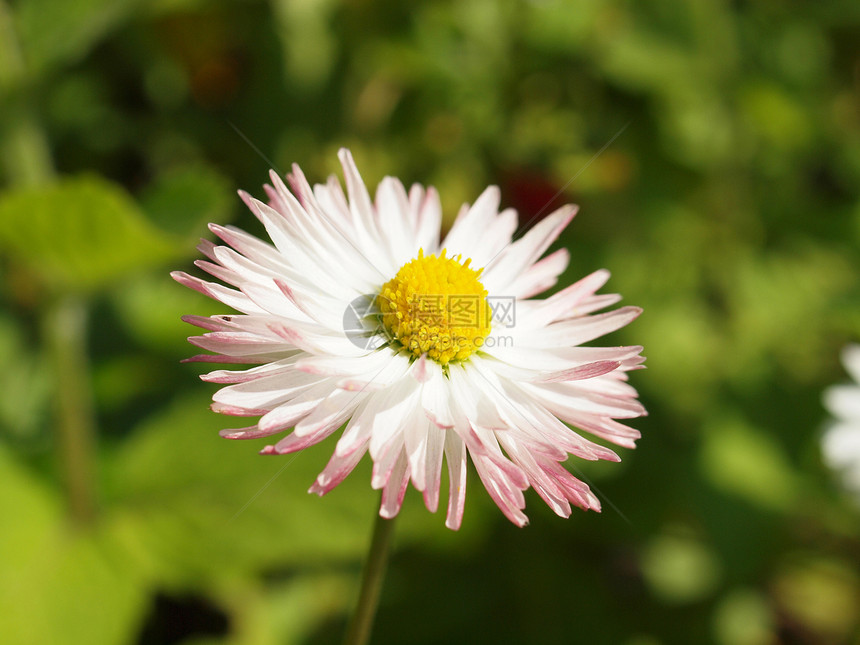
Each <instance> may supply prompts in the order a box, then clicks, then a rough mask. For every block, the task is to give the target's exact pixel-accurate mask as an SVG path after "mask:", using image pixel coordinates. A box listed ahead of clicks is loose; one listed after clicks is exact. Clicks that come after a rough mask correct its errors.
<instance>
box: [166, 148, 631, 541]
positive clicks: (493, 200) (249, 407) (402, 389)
mask: <svg viewBox="0 0 860 645" xmlns="http://www.w3.org/2000/svg"><path fill="white" fill-rule="evenodd" d="M339 157H340V161H341V163H342V165H343V172H344V176H345V180H346V194H344V191H343V189H342V187H341V184H340V183H339V181H338V180H337V179H336V178H335V177H331V178H330V179H329V180H328V182H327V183H326V184H324V185H316V186H314V187H311V185H310V184H309V183H308V181H307V180H306V179H305V176H304V175H303V174H302V171H301V170H300V169H299V168H298V166H295V165H294V166H293V168H292V173H291V174H290V175H288V177H287V180H288V182H289V186H290V187H289V188H288V187H287V185H285V183H284V182H283V181H282V180H281V179H280V178H279V177H278V176H277V175H276V174H275V173H271V182H272V183H271V185H266V187H265V191H266V195H267V203H264V202H262V201H258V200H257V199H254V198H253V197H251V196H250V195H248V194H246V193H244V192H240V196H241V197H242V199H243V200H244V202H245V203H246V204H247V206H248V208H250V209H251V211H252V212H253V213H254V214H255V215H256V216H257V218H258V219H259V220H260V221H261V222H262V224H263V226H264V227H265V229H266V233H267V234H268V236H269V238H270V239H271V243H270V242H267V241H263V240H260V239H258V238H257V237H255V236H253V235H250V234H248V233H246V232H245V231H242V230H240V229H238V228H235V227H231V226H219V225H216V224H213V225H211V226H210V229H211V230H212V232H213V233H214V234H215V235H216V236H217V237H218V238H220V240H221V241H223V243H224V244H223V245H220V246H219V245H216V244H214V243H212V242H209V241H205V240H204V241H203V242H201V245H200V247H199V249H200V251H201V252H202V253H203V255H205V256H206V257H207V258H208V260H201V261H198V262H197V263H196V264H197V266H198V267H199V268H201V269H203V270H204V271H206V272H208V273H209V274H211V275H212V276H214V277H215V278H217V279H218V280H219V281H220V282H207V281H204V280H201V279H200V278H197V277H193V276H191V275H188V274H186V273H183V272H175V273H173V274H172V275H173V277H174V278H175V279H176V280H177V281H178V282H180V283H181V284H183V285H186V286H188V287H191V288H192V289H196V290H197V291H199V292H201V293H203V294H205V295H207V296H209V297H211V298H214V299H216V300H218V301H220V302H222V303H223V304H225V305H227V306H228V307H230V308H232V309H234V310H237V311H238V312H240V313H239V314H228V315H221V316H212V317H209V318H204V317H199V316H188V317H186V318H185V320H186V321H187V322H189V323H192V324H194V325H196V326H198V327H201V328H203V329H204V330H205V331H206V333H203V334H202V335H200V336H193V337H191V338H189V341H190V342H191V343H193V344H194V345H196V346H198V347H200V348H202V349H204V350H206V351H208V352H212V353H210V354H203V355H199V356H195V357H193V358H191V359H189V360H197V361H206V362H213V363H243V364H254V365H255V366H254V367H251V368H249V369H244V370H238V371H234V370H216V371H214V372H210V373H209V374H206V375H204V376H203V377H202V378H203V379H204V380H206V381H210V382H213V383H218V384H224V385H225V387H222V388H221V389H220V390H218V391H217V392H216V393H215V395H214V396H213V400H214V403H213V405H212V408H213V410H215V411H216V412H220V413H224V414H230V415H235V416H239V417H259V419H258V420H257V421H256V422H254V423H253V425H250V426H248V427H244V428H240V429H235V430H223V431H222V432H221V434H222V436H224V437H227V438H229V439H256V438H259V437H270V436H273V435H278V434H282V433H287V434H286V435H285V436H283V437H279V440H278V441H277V442H276V443H273V444H272V445H269V446H266V447H265V448H264V449H263V451H262V452H263V453H264V454H285V453H293V452H296V451H299V450H302V449H304V448H307V447H308V446H312V445H314V444H316V443H319V442H321V441H323V440H324V439H326V438H327V437H329V436H330V435H332V434H335V433H338V431H339V429H340V428H341V427H342V426H344V424H345V427H344V429H343V430H342V432H340V433H339V435H338V438H337V443H336V444H335V446H334V454H333V455H332V457H331V460H330V461H329V463H328V465H327V466H326V467H325V469H324V470H323V472H322V473H320V475H319V476H318V477H317V479H316V482H315V483H314V484H313V486H311V488H310V492H314V493H318V494H319V495H323V494H325V493H327V492H329V491H331V490H332V489H333V488H334V487H335V486H337V485H338V484H339V483H340V482H341V481H343V480H344V478H345V477H347V475H349V473H350V472H351V471H352V470H353V469H354V468H355V466H356V464H358V462H359V461H360V460H361V459H362V457H363V456H364V455H365V453H367V452H369V453H370V457H371V458H372V460H373V474H372V480H371V485H372V487H373V488H375V489H381V490H382V504H381V508H380V511H379V512H380V515H382V516H383V517H385V518H391V517H393V516H395V515H396V514H397V513H398V511H399V510H400V506H401V504H402V501H403V496H404V494H405V491H406V488H407V486H408V485H409V482H412V485H413V486H414V487H415V488H416V489H418V490H419V491H421V493H422V494H423V497H424V502H425V504H426V506H427V508H428V509H429V510H430V511H431V512H435V511H436V509H437V507H438V504H439V491H440V480H441V476H442V468H443V460H444V463H445V464H446V465H447V471H448V513H447V519H446V525H447V526H448V527H450V528H452V529H457V528H459V527H460V524H461V521H462V517H463V506H464V502H465V494H466V473H467V461H468V459H471V461H472V463H473V464H474V468H475V471H476V472H477V475H478V477H479V478H480V480H481V482H482V483H483V484H484V486H485V488H486V489H487V492H488V493H489V494H490V496H491V497H492V499H493V500H494V501H495V503H496V504H497V505H498V506H499V508H500V509H501V510H502V512H503V513H504V514H505V516H506V517H508V518H509V519H510V520H511V521H512V522H513V523H515V524H516V525H518V526H524V525H525V524H526V523H527V521H528V520H527V518H526V516H525V514H524V513H523V509H524V507H525V498H524V495H523V492H524V491H525V490H526V489H528V488H529V487H532V488H534V489H535V490H536V491H537V493H538V494H539V495H540V496H541V497H542V498H543V499H544V501H546V503H547V504H549V506H550V507H551V508H552V509H553V510H554V511H555V512H556V513H557V514H559V515H561V516H563V517H567V516H569V515H570V512H571V504H573V505H575V506H578V507H580V508H583V509H593V510H599V509H600V502H599V501H598V499H597V498H596V497H595V496H594V494H593V493H592V492H591V491H590V490H589V488H588V486H586V485H585V484H584V483H583V482H582V481H580V480H579V479H577V478H576V477H574V476H573V475H571V473H570V472H568V471H567V470H566V469H565V468H564V467H563V466H562V465H561V464H562V462H564V461H565V460H566V459H567V457H568V455H569V454H572V455H575V456H576V457H580V458H582V459H588V460H597V459H606V460H610V461H619V457H618V456H617V455H616V453H615V452H613V451H612V450H610V449H609V448H608V447H606V446H605V445H602V444H600V443H595V442H594V441H592V440H590V439H588V438H586V437H585V436H583V435H582V434H580V432H579V431H577V430H574V429H572V428H571V426H573V427H575V428H577V429H579V430H584V431H586V432H587V433H589V434H591V435H593V436H594V437H598V438H599V439H601V440H603V441H604V442H609V443H612V444H616V445H619V446H623V447H627V448H632V447H634V442H635V440H636V439H637V438H638V437H639V432H638V431H637V430H635V429H632V428H630V427H627V426H625V425H623V424H622V423H621V422H619V421H618V420H617V419H631V418H634V417H638V416H641V415H643V414H645V410H644V408H643V407H642V405H641V404H640V403H639V402H638V401H637V393H636V390H635V389H634V388H633V387H631V386H630V385H629V384H628V383H627V372H628V371H630V370H632V369H636V368H638V367H641V364H642V362H643V361H644V358H643V357H642V356H641V355H640V352H641V350H642V348H641V347H638V346H637V347H584V346H582V344H583V343H588V342H589V341H592V340H594V339H596V338H598V337H599V336H602V335H604V334H607V333H609V332H612V331H615V330H617V329H619V328H620V327H623V326H624V325H626V324H627V323H629V322H630V321H632V320H633V319H634V318H636V317H637V316H638V315H639V313H640V310H639V309H638V308H636V307H622V308H620V309H616V310H614V311H609V312H604V313H595V312H597V311H599V310H602V309H604V308H606V307H609V306H611V305H613V304H614V303H616V302H618V300H619V299H620V297H619V296H617V295H613V294H604V295H598V294H597V293H596V292H597V290H598V289H600V288H601V287H602V286H603V284H604V283H605V282H606V281H607V280H608V278H609V273H608V272H607V271H605V270H600V271H597V272H595V273H592V274H591V275H589V276H587V277H585V278H583V279H582V280H580V281H579V282H577V283H576V284H573V285H571V286H568V287H566V288H564V289H562V290H561V291H559V292H558V293H556V294H555V295H553V296H551V297H549V298H546V299H534V296H535V295H536V294H538V293H541V292H542V291H544V290H546V289H548V288H549V287H551V286H553V285H554V284H555V283H556V282H557V279H558V276H559V274H561V272H562V271H564V269H565V268H566V266H567V264H568V259H569V255H568V252H567V251H566V250H564V249H561V250H558V251H555V252H554V253H551V254H549V255H547V256H546V257H542V256H543V255H544V253H545V252H546V250H547V249H548V248H549V246H550V245H551V244H552V243H553V241H554V240H555V239H556V238H557V237H558V235H559V234H560V233H561V232H562V230H564V228H565V227H566V226H567V225H568V223H569V222H570V221H571V219H572V218H573V216H574V215H575V213H576V207H574V206H565V207H563V208H560V209H559V210H557V211H555V212H554V213H552V214H550V215H548V216H547V217H545V218H543V219H542V220H541V221H540V222H538V223H537V224H536V225H535V226H533V227H532V228H531V229H530V230H529V231H528V232H526V233H525V234H524V235H522V236H521V237H519V239H517V240H516V241H512V238H513V236H514V233H515V231H516V228H517V214H516V212H515V211H513V210H511V209H506V210H502V211H501V212H499V202H500V195H499V190H498V188H496V187H495V186H491V187H489V188H487V189H486V190H485V191H484V192H483V193H482V194H481V195H480V197H478V199H477V200H476V201H475V203H474V204H472V205H471V206H469V205H464V206H463V207H462V208H461V210H460V213H459V215H458V216H457V218H456V221H455V222H454V224H453V226H452V228H451V230H450V232H449V233H448V234H447V235H446V236H445V237H444V240H442V239H440V227H441V221H442V212H441V206H440V202H439V196H438V194H437V193H436V191H435V190H434V189H433V188H426V189H425V188H424V187H422V186H420V185H414V186H412V188H411V189H410V190H409V191H408V192H407V191H406V190H405V188H404V187H403V185H402V184H401V182H400V181H398V180H397V179H394V178H391V177H386V178H385V179H383V180H382V182H381V183H380V184H379V187H378V189H377V191H376V197H375V199H372V198H371V196H370V194H369V193H368V191H367V189H366V188H365V185H364V183H363V181H362V179H361V176H360V175H359V173H358V170H357V169H356V166H355V163H354V162H353V159H352V156H351V155H350V153H349V151H347V150H341V151H340V153H339ZM226 285H229V286H226Z"/></svg>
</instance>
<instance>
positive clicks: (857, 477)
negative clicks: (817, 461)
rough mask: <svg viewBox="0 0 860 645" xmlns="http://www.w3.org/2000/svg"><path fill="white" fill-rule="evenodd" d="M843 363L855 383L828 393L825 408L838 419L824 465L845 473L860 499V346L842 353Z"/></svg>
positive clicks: (824, 448)
mask: <svg viewBox="0 0 860 645" xmlns="http://www.w3.org/2000/svg"><path fill="white" fill-rule="evenodd" d="M842 363H843V365H845V369H846V370H848V373H849V374H850V375H851V378H852V379H854V383H853V384H851V385H834V386H831V387H829V388H827V390H826V391H825V393H824V405H825V407H826V408H827V409H828V410H829V411H830V413H831V414H832V415H833V416H834V417H835V419H834V421H833V422H832V423H831V424H830V426H829V427H828V428H827V429H826V430H825V432H824V435H823V436H822V438H821V452H822V456H823V457H824V461H825V462H826V463H827V465H828V466H830V467H831V468H833V469H834V470H837V471H839V472H840V473H842V476H843V482H844V484H845V487H846V488H848V489H849V490H850V491H851V492H853V493H854V494H855V495H857V496H858V499H860V385H858V383H860V345H849V346H847V347H846V348H845V349H844V350H843V351H842Z"/></svg>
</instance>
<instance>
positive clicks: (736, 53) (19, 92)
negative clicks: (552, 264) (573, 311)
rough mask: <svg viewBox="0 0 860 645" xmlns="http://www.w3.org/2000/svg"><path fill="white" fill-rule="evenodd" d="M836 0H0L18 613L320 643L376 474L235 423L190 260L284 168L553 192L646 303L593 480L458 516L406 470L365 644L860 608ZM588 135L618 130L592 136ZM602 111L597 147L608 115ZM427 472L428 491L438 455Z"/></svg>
mask: <svg viewBox="0 0 860 645" xmlns="http://www.w3.org/2000/svg"><path fill="white" fill-rule="evenodd" d="M858 42H860V4H858V3H857V2H854V1H852V0H827V1H822V2H810V3H795V2H786V1H781V0H769V1H766V2H729V1H728V0H723V1H719V0H699V1H698V2H692V3H687V2H682V1H681V0H657V1H655V2H648V3H645V2H641V3H640V2H627V1H623V0H582V1H578V2H567V1H563V0H531V1H528V2H526V1H514V0H451V1H446V2H425V3H408V2H401V1H398V0H384V1H380V2H372V1H370V0H351V1H346V0H344V1H338V0H270V1H264V0H228V1H218V2H216V1H215V0H157V1H154V2H146V1H144V0H78V1H77V2H71V1H67V0H17V1H15V2H10V1H9V0H0V154H2V159H0V161H2V167H0V173H2V174H0V178H1V179H2V193H0V437H2V440H0V517H2V520H0V607H2V610H0V634H2V641H3V642H4V643H14V644H33V643H47V644H53V643H59V644H63V643H73V644H77V643H85V644H87V645H102V644H104V645H110V644H124V643H132V644H141V645H149V644H153V645H156V644H157V645H162V644H179V643H182V644H184V645H192V644H194V645H203V644H206V645H215V644H216V643H217V644H222V643H229V644H235V645H246V644H247V645H268V644H270V643H271V644H276V643H277V644H282V643H336V642H339V640H340V638H341V633H342V631H343V628H344V624H345V620H346V618H345V617H346V614H347V612H348V611H349V609H350V608H351V606H352V603H353V601H354V598H355V594H356V591H357V584H358V576H359V572H360V566H361V565H360V563H361V560H362V557H363V554H364V552H365V549H366V547H367V543H368V540H369V535H370V527H371V523H372V518H373V515H374V512H375V508H376V506H377V504H378V496H377V493H376V492H374V491H372V490H371V489H370V487H369V465H368V464H367V463H364V464H363V465H362V466H361V467H359V469H358V470H357V471H356V473H354V474H353V475H352V476H351V477H350V478H348V479H347V481H346V482H345V483H344V484H343V485H341V486H340V487H339V488H337V489H336V490H335V491H334V492H333V493H331V494H330V495H329V496H327V497H326V498H323V499H319V498H317V497H315V496H309V495H307V494H306V493H305V491H306V489H307V487H308V486H309V485H310V484H311V483H312V481H313V479H314V477H315V475H316V473H317V472H318V471H319V470H320V469H321V468H322V467H323V465H324V464H325V462H326V461H327V459H328V455H329V453H330V451H331V449H332V445H333V440H330V441H328V442H326V443H324V444H323V445H321V446H317V447H316V448H314V449H311V450H308V451H306V452H303V453H301V454H299V455H298V456H295V457H274V458H272V457H269V458H266V457H261V456H259V455H257V454H256V451H257V450H258V449H259V448H260V447H261V445H262V444H263V443H265V442H264V441H261V442H246V443H241V442H228V441H225V440H223V439H219V437H218V435H217V431H218V430H219V429H221V428H223V427H230V424H231V422H234V421H235V420H231V419H229V418H222V417H219V416H217V415H215V414H213V413H212V412H210V411H209V410H208V402H209V398H210V396H211V395H212V393H213V392H214V390H215V386H212V385H207V384H203V383H201V382H200V381H199V380H198V378H197V376H198V374H200V373H201V372H202V371H204V370H203V369H201V366H199V365H193V364H192V365H188V364H180V360H181V359H182V358H183V357H185V356H188V355H190V354H191V353H193V348H192V347H190V346H189V345H187V344H186V342H185V336H187V335H189V333H191V331H192V329H191V328H187V326H186V325H184V324H183V323H181V322H180V321H179V317H180V316H181V315H182V314H189V313H195V314H205V315H208V314H212V313H226V312H225V311H224V308H223V307H221V306H218V305H217V303H212V302H209V301H206V300H205V299H203V298H202V297H199V296H198V295H196V294H194V293H192V292H190V291H188V290H184V289H183V288H181V287H179V286H178V285H176V284H175V283H173V282H172V281H171V280H170V279H169V278H168V276H167V272H168V271H169V270H170V269H188V270H193V269H191V268H190V265H191V262H192V260H193V259H194V258H195V256H196V255H197V252H196V251H195V249H194V246H195V244H196V242H197V240H198V238H199V237H200V236H203V235H206V234H207V233H206V228H205V223H206V222H208V221H217V222H221V223H226V222H232V223H235V224H237V225H241V226H245V227H247V228H248V229H249V230H251V231H253V232H255V233H258V234H259V233H261V232H262V231H261V227H260V226H259V225H258V224H257V223H256V221H254V220H253V218H252V217H250V215H249V214H248V213H247V212H246V211H245V210H244V209H243V207H242V206H241V204H240V201H239V200H238V198H237V197H236V196H235V190H236V189H237V188H244V189H247V190H249V191H250V192H252V193H253V194H255V195H258V196H260V195H262V190H261V188H260V186H261V184H262V183H264V182H265V181H266V180H267V179H266V173H267V171H268V169H269V167H270V166H272V167H275V168H276V169H277V170H279V171H281V172H286V171H287V170H288V168H289V166H290V164H291V163H293V162H298V163H300V164H301V166H302V167H303V168H304V170H305V172H306V173H307V175H308V176H309V177H310V178H311V179H312V181H322V180H324V179H325V177H326V176H327V175H328V174H329V173H331V172H335V171H336V155H335V153H336V150H337V149H338V148H339V147H341V146H347V147H350V148H351V149H352V150H353V152H354V154H355V156H356V159H357V161H358V164H359V167H360V169H361V170H362V172H363V175H364V177H365V180H366V181H367V182H368V184H370V185H371V186H375V184H376V182H378V181H379V180H380V179H381V178H382V177H383V176H384V175H386V174H393V175H397V176H399V177H401V178H402V179H403V180H404V182H406V183H407V184H409V183H411V182H413V181H418V182H422V183H425V184H433V185H435V186H436V187H437V188H438V189H439V191H440V193H441V195H442V199H443V202H444V206H445V209H446V213H447V216H448V218H449V222H450V218H451V217H453V215H454V214H455V213H456V210H457V209H458V207H459V205H460V204H461V203H462V202H464V201H472V200H474V198H475V197H476V196H477V195H478V194H479V193H480V192H481V190H482V189H483V188H484V187H485V186H486V185H487V184H490V183H494V184H498V185H499V186H500V187H501V189H502V194H503V204H504V205H506V206H513V207H515V208H517V209H518V210H519V211H520V214H521V220H522V221H524V222H525V221H526V220H527V219H529V218H533V217H536V216H540V214H542V213H543V214H545V213H547V212H549V211H550V210H551V208H552V207H553V206H555V205H557V204H560V203H563V202H568V201H575V202H577V203H579V204H580V205H581V211H580V215H579V216H578V217H577V219H576V220H575V221H574V223H573V224H572V225H571V227H570V228H569V229H568V231H567V232H566V233H565V236H564V239H562V240H561V241H560V244H563V245H565V246H567V247H568V248H569V249H570V250H571V253H572V261H571V265H570V269H569V270H568V272H567V273H566V275H565V278H564V283H569V282H570V281H572V280H575V279H577V278H578V277H581V276H583V275H585V274H586V273H589V272H591V271H593V270H595V269H597V268H600V267H607V268H609V269H610V270H611V271H612V273H613V278H612V280H611V281H610V283H609V285H608V288H609V289H610V290H611V291H613V292H620V293H622V294H623V295H624V297H625V303H626V304H636V305H640V306H642V307H644V309H645V313H644V314H643V315H642V317H641V318H640V319H639V320H637V321H636V322H635V323H634V324H632V325H630V326H629V328H627V329H625V330H623V331H622V332H619V333H617V334H616V335H615V336H613V337H612V338H611V339H610V341H609V342H613V343H617V344H621V343H624V344H642V345H644V346H645V354H646V355H647V356H648V363H647V365H648V369H647V370H646V371H644V372H636V373H634V374H633V382H634V384H635V385H636V386H637V387H638V388H639V390H640V392H641V396H642V400H643V402H644V403H645V404H646V406H647V407H648V409H649V411H650V416H649V417H648V418H645V419H641V420H637V421H636V422H634V425H635V426H636V427H638V428H640V429H641V431H642V434H643V438H642V440H641V442H640V444H639V447H638V448H637V449H636V450H635V451H626V452H624V453H623V455H622V457H623V462H622V463H620V464H591V463H571V464H569V466H570V467H571V468H572V469H575V471H576V472H578V473H581V474H582V475H583V476H584V477H587V478H588V480H589V481H591V482H592V483H593V484H594V485H595V489H596V490H597V491H599V495H600V497H601V499H602V500H603V503H604V507H605V508H604V512H603V513H602V514H596V513H581V512H576V513H574V515H573V516H572V517H571V518H570V519H569V520H562V519H560V518H557V517H556V516H554V515H553V514H552V513H551V512H550V511H549V509H548V508H547V507H546V506H545V505H543V504H542V502H541V501H540V500H539V498H538V497H537V495H535V494H533V493H531V492H530V493H529V494H528V495H527V500H528V508H527V512H528V514H529V516H530V518H531V525H530V526H529V527H528V528H526V529H522V530H520V529H517V528H515V527H514V526H513V525H511V524H509V523H508V522H507V521H506V520H505V519H504V518H503V516H502V515H501V513H500V512H499V511H498V510H497V509H495V508H494V506H493V505H492V502H491V501H490V500H489V498H488V496H487V494H486V492H485V491H484V490H483V489H482V487H481V486H480V483H479V482H477V478H476V477H475V476H474V473H472V477H471V480H470V490H469V493H468V495H467V506H466V515H465V519H464V523H463V528H462V530H461V531H459V532H458V533H453V532H451V531H449V530H447V529H445V528H444V518H443V517H442V516H440V515H439V514H436V515H431V514H429V513H427V511H426V510H425V509H424V508H423V504H422V503H421V500H420V497H419V496H418V495H417V494H414V491H410V493H409V495H408V496H407V499H406V502H405V505H404V510H403V512H402V513H401V516H400V518H399V521H398V526H397V535H396V550H395V552H394V555H393V557H392V561H391V567H390V571H389V577H388V579H387V582H386V586H385V589H384V592H383V596H382V605H381V609H380V613H379V616H378V620H377V629H376V632H375V642H376V643H416V644H418V643H422V644H423V643H476V644H484V643H486V644H489V643H492V644H498V643H589V644H598V645H599V644H604V643H605V644H607V645H618V644H621V645H661V644H667V645H668V644H673V643H677V644H689V643H714V644H716V645H770V644H777V643H797V644H807V643H809V644H825V645H827V644H831V643H832V644H837V643H858V642H860V637H858V620H860V618H858V608H859V607H860V574H858V562H859V561H860V507H858V504H857V502H856V501H855V500H853V499H852V498H851V496H850V495H849V494H847V493H845V492H844V491H843V490H842V489H841V487H840V484H839V480H838V477H837V476H836V475H834V474H833V473H831V472H829V471H828V470H827V468H826V467H825V466H824V465H823V464H822V462H821V457H820V449H819V440H820V436H821V433H822V429H823V427H824V426H825V424H826V421H827V417H826V412H825V411H824V410H823V408H822V406H821V392H822V390H823V389H824V388H825V387H826V386H827V385H829V384H831V383H837V382H840V381H844V380H846V376H845V373H844V371H843V368H842V366H841V365H840V364H839V351H840V349H841V347H842V346H843V345H845V344H846V343H847V342H850V341H856V340H860V288H858V287H860V285H858V279H857V276H858V265H859V264H860V263H858V248H860V200H858V197H860V191H859V190H858V185H860V184H858V180H860V51H858V47H857V44H858ZM610 142H611V143H610ZM607 144H608V145H607ZM443 490H444V489H443Z"/></svg>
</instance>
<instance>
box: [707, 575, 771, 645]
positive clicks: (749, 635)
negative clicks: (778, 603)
mask: <svg viewBox="0 0 860 645" xmlns="http://www.w3.org/2000/svg"><path fill="white" fill-rule="evenodd" d="M774 622H775V621H774V617H773V615H772V611H771V608H770V607H769V606H768V602H767V599H766V598H764V597H763V595H762V594H760V593H757V592H756V591H753V590H751V589H735V590H733V591H732V592H731V593H729V594H727V595H726V597H725V598H723V599H722V600H721V601H720V603H719V605H717V608H716V610H715V611H714V634H715V636H716V641H717V642H718V643H719V644H720V645H769V643H773V642H774V641H775V639H776V636H775V634H774Z"/></svg>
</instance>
